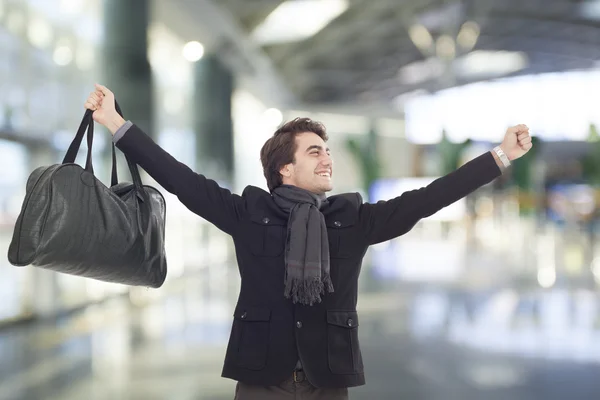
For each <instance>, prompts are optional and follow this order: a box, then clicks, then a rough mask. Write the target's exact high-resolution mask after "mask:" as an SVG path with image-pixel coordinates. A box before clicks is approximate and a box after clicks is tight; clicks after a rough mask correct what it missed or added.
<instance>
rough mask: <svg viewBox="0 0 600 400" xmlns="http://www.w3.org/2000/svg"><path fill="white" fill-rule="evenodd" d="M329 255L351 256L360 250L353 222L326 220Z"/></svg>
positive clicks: (335, 256) (337, 256)
mask: <svg viewBox="0 0 600 400" xmlns="http://www.w3.org/2000/svg"><path fill="white" fill-rule="evenodd" d="M326 225H327V236H328V237H329V255H330V257H331V258H353V257H357V256H358V255H359V253H360V252H361V251H362V247H361V244H360V243H359V241H358V237H359V235H357V233H358V232H357V231H356V229H355V226H354V222H350V221H342V220H337V219H336V220H327V221H326Z"/></svg>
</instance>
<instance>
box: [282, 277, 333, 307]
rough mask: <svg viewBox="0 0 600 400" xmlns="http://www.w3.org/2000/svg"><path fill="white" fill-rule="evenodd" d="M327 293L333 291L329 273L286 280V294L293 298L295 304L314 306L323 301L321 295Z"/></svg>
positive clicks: (287, 296)
mask: <svg viewBox="0 0 600 400" xmlns="http://www.w3.org/2000/svg"><path fill="white" fill-rule="evenodd" d="M325 291H327V293H333V282H331V277H330V276H329V274H323V276H322V277H314V278H311V279H309V280H305V279H302V278H291V279H289V278H288V279H286V280H285V291H284V295H285V297H286V298H288V299H292V302H293V303H294V304H297V303H300V304H304V305H308V306H312V305H313V304H315V303H320V302H321V296H322V295H324V294H325Z"/></svg>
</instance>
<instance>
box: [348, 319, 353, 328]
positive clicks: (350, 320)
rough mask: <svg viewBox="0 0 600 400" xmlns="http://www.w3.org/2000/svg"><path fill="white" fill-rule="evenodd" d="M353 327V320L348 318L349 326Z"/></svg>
mask: <svg viewBox="0 0 600 400" xmlns="http://www.w3.org/2000/svg"><path fill="white" fill-rule="evenodd" d="M352 325H354V321H353V320H352V318H348V326H352Z"/></svg>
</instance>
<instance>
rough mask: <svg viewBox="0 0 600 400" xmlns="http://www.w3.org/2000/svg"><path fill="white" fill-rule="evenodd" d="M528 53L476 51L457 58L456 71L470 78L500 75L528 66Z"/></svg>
mask: <svg viewBox="0 0 600 400" xmlns="http://www.w3.org/2000/svg"><path fill="white" fill-rule="evenodd" d="M527 65H528V59H527V55H526V54H525V53H522V52H511V51H483V50H479V51H474V52H471V53H469V54H467V55H465V56H464V57H461V58H460V59H458V60H456V62H455V65H454V68H455V72H456V73H457V74H458V75H460V76H462V77H468V78H475V77H478V78H480V77H498V76H503V75H507V74H510V73H513V72H516V71H520V70H522V69H524V68H526V67H527Z"/></svg>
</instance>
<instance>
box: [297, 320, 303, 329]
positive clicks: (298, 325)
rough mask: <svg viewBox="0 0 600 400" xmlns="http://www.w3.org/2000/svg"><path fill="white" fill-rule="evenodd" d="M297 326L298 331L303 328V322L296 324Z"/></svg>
mask: <svg viewBox="0 0 600 400" xmlns="http://www.w3.org/2000/svg"><path fill="white" fill-rule="evenodd" d="M296 326H297V327H298V329H300V328H302V321H298V322H296Z"/></svg>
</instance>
